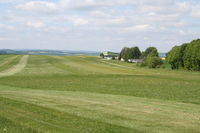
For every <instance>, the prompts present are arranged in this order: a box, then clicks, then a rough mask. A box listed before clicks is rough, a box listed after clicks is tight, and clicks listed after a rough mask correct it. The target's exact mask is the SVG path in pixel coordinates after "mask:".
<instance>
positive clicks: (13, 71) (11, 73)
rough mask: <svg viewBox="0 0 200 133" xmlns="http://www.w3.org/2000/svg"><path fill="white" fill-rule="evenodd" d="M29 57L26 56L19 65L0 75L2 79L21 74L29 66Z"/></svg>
mask: <svg viewBox="0 0 200 133" xmlns="http://www.w3.org/2000/svg"><path fill="white" fill-rule="evenodd" d="M28 57H29V55H24V56H23V57H22V58H21V59H20V61H19V63H18V64H17V65H15V66H13V67H11V68H9V69H7V70H5V71H3V72H1V73H0V77H4V76H11V75H14V74H16V73H19V72H20V71H22V70H23V69H24V68H25V67H26V64H27V61H28Z"/></svg>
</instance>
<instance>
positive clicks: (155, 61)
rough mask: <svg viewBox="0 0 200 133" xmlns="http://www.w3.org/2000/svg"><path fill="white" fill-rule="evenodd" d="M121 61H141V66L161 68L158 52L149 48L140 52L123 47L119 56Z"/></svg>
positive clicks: (137, 49) (136, 48)
mask: <svg viewBox="0 0 200 133" xmlns="http://www.w3.org/2000/svg"><path fill="white" fill-rule="evenodd" d="M121 59H123V60H124V61H126V62H128V60H129V59H141V60H142V63H141V64H140V65H141V66H148V67H149V68H159V67H161V66H162V64H163V61H162V59H161V58H160V57H159V54H158V50H157V48H155V47H149V48H147V49H146V50H145V51H143V52H141V51H140V49H139V48H138V47H132V48H128V47H124V48H123V49H122V50H121V52H120V54H119V60H121Z"/></svg>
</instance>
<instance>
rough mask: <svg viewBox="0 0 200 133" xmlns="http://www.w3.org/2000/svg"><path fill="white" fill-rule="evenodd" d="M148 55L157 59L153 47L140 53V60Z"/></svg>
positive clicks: (155, 50) (156, 52)
mask: <svg viewBox="0 0 200 133" xmlns="http://www.w3.org/2000/svg"><path fill="white" fill-rule="evenodd" d="M148 55H151V56H156V57H158V50H157V49H156V48H155V47H149V48H147V49H146V50H145V51H144V52H142V58H143V59H145V58H146V57H147V56H148Z"/></svg>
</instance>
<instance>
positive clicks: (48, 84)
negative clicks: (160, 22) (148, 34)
mask: <svg viewBox="0 0 200 133" xmlns="http://www.w3.org/2000/svg"><path fill="white" fill-rule="evenodd" d="M0 133H200V72H192V71H184V70H176V71H175V70H174V71H173V70H170V69H148V68H141V67H137V66H136V65H135V64H132V63H125V62H121V61H118V60H111V61H108V60H104V59H101V58H98V57H95V56H94V57H93V56H45V55H0Z"/></svg>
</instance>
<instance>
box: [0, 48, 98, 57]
mask: <svg viewBox="0 0 200 133" xmlns="http://www.w3.org/2000/svg"><path fill="white" fill-rule="evenodd" d="M0 54H20V55H22V54H28V55H69V56H75V55H88V56H98V55H99V52H93V51H70V50H10V49H1V50H0Z"/></svg>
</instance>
